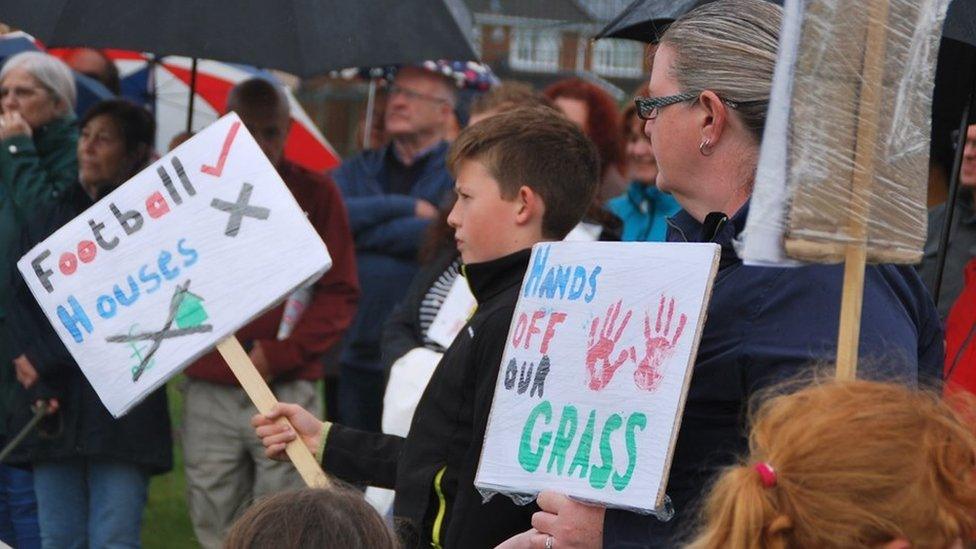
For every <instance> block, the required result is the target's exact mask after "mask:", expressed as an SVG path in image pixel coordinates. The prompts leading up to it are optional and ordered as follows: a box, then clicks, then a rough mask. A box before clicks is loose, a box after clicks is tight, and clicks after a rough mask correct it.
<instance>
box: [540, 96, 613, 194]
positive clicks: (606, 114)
mask: <svg viewBox="0 0 976 549" xmlns="http://www.w3.org/2000/svg"><path fill="white" fill-rule="evenodd" d="M542 94H543V95H545V96H546V97H548V98H549V99H551V100H552V102H553V103H555V104H556V106H557V107H559V110H561V111H563V114H565V115H566V118H569V119H570V120H571V121H573V122H575V123H576V125H577V126H579V127H580V128H581V129H582V130H583V133H585V134H586V136H587V137H589V138H590V139H591V140H592V141H593V143H594V144H596V148H597V151H599V153H600V166H601V169H600V183H601V184H600V193H599V197H598V198H599V202H600V204H604V203H606V201H607V200H609V199H611V198H613V197H615V196H619V195H620V194H622V193H623V192H624V191H625V190H626V188H627V179H626V177H625V174H626V172H627V162H626V160H625V156H624V142H623V130H622V128H621V124H620V112H619V110H618V108H617V102H616V101H614V99H613V97H611V96H610V94H609V93H607V92H606V91H604V90H603V89H602V88H600V87H599V86H597V85H595V84H591V83H589V82H587V81H585V80H581V79H579V78H569V79H566V80H560V81H559V82H556V83H554V84H552V85H550V86H549V87H547V88H546V89H545V90H543V91H542Z"/></svg>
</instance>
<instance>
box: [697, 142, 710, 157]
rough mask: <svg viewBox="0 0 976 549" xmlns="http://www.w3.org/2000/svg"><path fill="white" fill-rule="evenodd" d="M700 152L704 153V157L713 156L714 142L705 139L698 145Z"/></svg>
mask: <svg viewBox="0 0 976 549" xmlns="http://www.w3.org/2000/svg"><path fill="white" fill-rule="evenodd" d="M698 152H700V153H702V156H711V155H712V142H711V140H709V139H705V140H704V141H702V142H701V143H699V144H698Z"/></svg>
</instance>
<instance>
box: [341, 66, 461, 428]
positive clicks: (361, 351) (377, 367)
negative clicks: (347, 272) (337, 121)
mask: <svg viewBox="0 0 976 549" xmlns="http://www.w3.org/2000/svg"><path fill="white" fill-rule="evenodd" d="M456 101H457V91H456V88H455V87H454V84H453V82H451V81H450V80H448V79H447V78H446V77H444V76H442V75H440V74H438V73H434V72H430V71H427V70H425V69H422V68H419V67H403V68H401V69H400V70H399V71H398V73H397V76H396V79H395V80H394V83H393V85H392V86H390V89H389V93H388V99H387V105H386V112H385V114H384V123H385V128H386V133H387V136H389V137H390V138H391V139H392V141H391V143H389V144H388V145H386V146H385V147H382V148H380V149H376V150H367V151H364V152H362V153H360V154H359V155H357V156H355V157H353V158H350V159H349V160H347V161H345V162H344V163H343V164H342V166H340V167H339V168H338V169H337V170H336V171H335V172H334V173H333V177H334V178H335V181H336V183H337V184H338V185H339V189H340V191H341V192H342V196H343V199H344V200H345V202H346V206H347V208H348V210H349V220H350V224H351V227H352V231H353V236H354V238H355V241H356V260H357V266H358V269H359V285H360V288H361V289H362V297H361V299H360V302H359V311H358V313H357V315H356V318H355V320H354V321H353V324H352V327H351V328H350V329H349V332H348V334H347V336H346V341H345V346H344V348H343V351H342V354H341V356H340V368H341V371H340V381H339V388H338V413H339V416H340V417H339V418H338V419H340V420H341V421H342V423H343V424H345V425H348V426H350V427H355V428H357V429H363V430H371V431H379V430H380V419H381V415H382V408H383V391H384V389H385V384H386V374H385V371H384V367H383V365H382V361H381V360H380V335H381V333H382V330H383V323H384V322H385V321H386V318H387V317H388V316H389V314H390V312H391V311H392V310H393V306H394V305H396V303H397V302H399V301H400V300H401V299H402V298H403V294H404V291H405V290H406V288H407V286H408V284H409V282H410V280H411V279H412V278H413V275H414V273H415V271H416V269H417V260H416V256H417V250H418V247H419V245H420V243H421V241H422V240H423V238H424V234H425V232H426V228H427V226H428V225H429V224H430V222H431V221H432V220H434V219H436V218H437V216H438V206H439V205H440V203H441V200H442V199H443V198H444V197H445V196H446V193H447V192H448V191H450V190H451V189H453V185H454V182H453V179H452V178H451V176H450V175H449V174H448V172H447V169H446V168H445V166H444V157H445V156H446V154H447V145H448V144H447V142H446V141H445V140H444V137H445V131H446V128H447V127H448V124H449V122H450V121H451V119H452V117H453V116H454V105H455V103H456ZM330 419H335V418H330Z"/></svg>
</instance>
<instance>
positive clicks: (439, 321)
mask: <svg viewBox="0 0 976 549" xmlns="http://www.w3.org/2000/svg"><path fill="white" fill-rule="evenodd" d="M477 307H478V302H477V301H476V300H475V298H474V294H472V293H471V288H470V287H468V281H467V279H465V278H464V277H463V276H459V277H457V278H455V279H454V283H453V284H451V289H450V290H449V291H448V292H447V297H445V298H444V303H442V304H441V308H440V309H439V310H438V311H437V315H436V316H435V317H434V320H433V321H432V322H431V323H430V327H429V328H427V337H428V338H430V340H431V341H433V342H434V343H437V344H438V345H440V346H441V347H444V348H445V349H447V348H448V347H450V346H451V343H453V342H454V338H455V337H457V335H458V334H459V333H460V332H461V328H463V327H464V324H465V323H466V322H467V321H468V319H469V318H471V315H472V314H473V313H474V310H475V309H476V308H477Z"/></svg>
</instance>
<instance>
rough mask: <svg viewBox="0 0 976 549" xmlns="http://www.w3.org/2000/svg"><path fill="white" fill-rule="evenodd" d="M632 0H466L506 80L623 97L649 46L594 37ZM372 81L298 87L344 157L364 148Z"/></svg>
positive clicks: (482, 44)
mask: <svg viewBox="0 0 976 549" xmlns="http://www.w3.org/2000/svg"><path fill="white" fill-rule="evenodd" d="M631 1H632V0H464V2H465V4H466V5H467V7H468V9H470V11H471V14H472V20H473V21H474V28H473V29H472V33H473V38H474V42H475V47H476V48H477V50H478V53H479V54H480V55H481V58H482V60H483V61H484V62H485V63H487V64H488V65H489V66H490V67H491V68H492V70H493V71H494V72H495V73H496V74H497V75H498V76H499V77H500V78H501V79H503V80H521V81H524V82H527V83H529V84H531V85H532V86H534V87H535V88H537V89H542V88H544V87H546V86H548V85H549V84H551V83H553V82H555V81H557V80H561V79H563V78H570V77H574V76H576V77H579V78H583V79H585V80H588V81H591V82H593V83H595V84H597V85H599V86H601V87H602V88H604V89H606V90H607V91H608V92H610V94H611V95H613V96H614V97H615V98H616V99H617V100H618V101H619V102H621V103H623V102H624V101H626V100H627V99H629V97H630V96H631V94H633V92H634V91H635V90H636V89H637V88H638V87H639V86H640V85H641V83H642V82H644V80H645V79H646V78H647V74H648V72H649V71H648V68H647V61H646V55H645V46H644V44H641V43H639V42H634V41H631V40H613V39H603V40H599V41H595V42H594V41H592V40H591V38H592V37H593V36H595V35H596V34H597V33H598V32H599V31H600V30H601V29H602V28H603V27H604V26H605V25H606V24H607V23H608V22H609V21H610V20H611V19H613V18H614V16H616V15H617V14H618V13H620V12H621V11H622V10H623V9H624V8H625V7H626V6H627V5H628V4H629V3H630V2H631ZM366 94H367V84H366V83H365V82H350V81H342V80H339V79H335V78H319V79H314V80H308V81H306V82H304V83H303V85H302V86H301V88H300V90H299V91H298V92H297V93H296V95H297V97H298V98H299V100H300V101H301V102H302V105H303V106H304V107H305V109H306V111H307V112H308V114H309V116H310V117H311V118H312V119H313V120H314V121H315V122H316V123H317V124H318V126H319V127H320V128H321V129H322V133H323V134H324V135H325V137H326V139H328V140H329V142H330V143H331V144H332V145H333V146H334V147H335V148H336V150H338V151H339V153H340V154H341V155H342V156H343V157H345V156H348V155H350V154H352V153H353V152H355V151H356V150H358V149H359V147H358V143H356V140H357V133H358V130H359V124H360V119H361V117H362V113H363V112H364V111H365V105H366Z"/></svg>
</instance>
